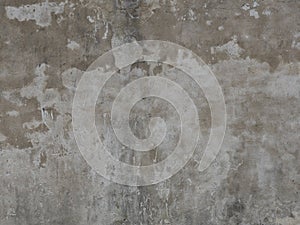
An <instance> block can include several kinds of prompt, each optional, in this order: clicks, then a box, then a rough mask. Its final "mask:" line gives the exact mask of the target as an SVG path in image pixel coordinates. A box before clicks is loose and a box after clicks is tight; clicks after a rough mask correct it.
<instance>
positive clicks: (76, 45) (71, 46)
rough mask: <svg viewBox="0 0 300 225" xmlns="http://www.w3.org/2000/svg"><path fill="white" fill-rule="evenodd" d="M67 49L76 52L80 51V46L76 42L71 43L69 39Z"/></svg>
mask: <svg viewBox="0 0 300 225" xmlns="http://www.w3.org/2000/svg"><path fill="white" fill-rule="evenodd" d="M67 48H69V49H71V50H75V49H79V48H80V45H79V44H78V43H77V42H76V41H71V40H70V39H68V44H67Z"/></svg>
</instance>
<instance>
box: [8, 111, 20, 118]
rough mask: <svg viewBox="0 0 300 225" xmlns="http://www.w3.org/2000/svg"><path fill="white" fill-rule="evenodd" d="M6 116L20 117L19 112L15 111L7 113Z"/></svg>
mask: <svg viewBox="0 0 300 225" xmlns="http://www.w3.org/2000/svg"><path fill="white" fill-rule="evenodd" d="M6 115H8V116H12V117H17V116H19V112H17V111H15V110H13V111H9V112H6Z"/></svg>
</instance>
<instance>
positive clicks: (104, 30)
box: [0, 0, 300, 225]
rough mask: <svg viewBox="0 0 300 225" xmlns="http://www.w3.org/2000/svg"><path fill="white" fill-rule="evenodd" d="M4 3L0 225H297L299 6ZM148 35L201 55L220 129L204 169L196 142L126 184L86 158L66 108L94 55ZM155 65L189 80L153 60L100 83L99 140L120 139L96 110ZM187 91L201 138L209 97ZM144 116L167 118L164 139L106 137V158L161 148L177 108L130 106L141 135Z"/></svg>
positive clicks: (152, 155)
mask: <svg viewBox="0 0 300 225" xmlns="http://www.w3.org/2000/svg"><path fill="white" fill-rule="evenodd" d="M0 2H1V4H0V13H1V20H0V28H1V33H0V49H1V50H0V51H1V52H0V59H1V60H0V64H1V65H0V150H1V151H0V190H1V192H0V196H1V198H0V199H1V201H0V224H1V225H15V224H16V225H17V224H18V225H19V224H20V225H35V224H36V225H37V224H49V225H50V224H51V225H54V224H61V225H74V224H85V225H86V224H97V225H99V224H101V225H102V224H103V225H111V224H114V225H120V224H126V225H127V224H130V225H131V224H176V225H190V224H191V225H194V224H195V225H199V224H205V225H208V224H212V225H223V224H224V225H228V224H230V225H231V224H241V225H262V224H264V225H274V224H277V225H279V224H282V225H298V224H300V202H299V201H300V193H299V190H300V164H299V161H300V159H299V158H300V156H299V147H300V140H299V133H300V114H299V111H300V75H299V74H300V62H299V59H300V25H299V21H300V14H299V11H300V3H299V1H297V0H278V1H273V0H264V1H246V0H245V1H240V0H227V1H226V0H223V1H222V0H211V1H199V0H186V1H183V0H182V1H181V0H144V1H134V0H117V1H104V0H79V1H65V2H61V1H55V0H53V1H49V2H48V1H33V0H26V1H16V0H1V1H0ZM143 39H158V40H166V41H172V42H175V43H177V44H180V45H183V46H185V47H187V48H189V49H191V50H192V51H194V52H195V53H196V54H198V55H199V56H200V57H201V58H202V59H203V60H204V61H205V62H206V63H207V64H209V66H210V68H211V69H212V71H213V72H214V74H215V75H216V77H217V79H218V81H219V83H220V85H221V87H222V89H223V93H224V97H225V101H226V106H227V131H226V135H225V139H224V143H223V146H222V148H221V152H220V153H219V155H218V157H217V158H216V160H215V161H214V163H213V164H212V165H211V166H210V167H209V169H208V170H206V171H204V172H201V171H199V170H198V166H199V159H200V158H201V154H202V151H201V148H199V149H198V150H196V152H195V156H194V157H193V159H192V160H191V161H190V162H189V163H188V164H187V165H186V166H185V167H184V169H183V170H181V171H180V172H179V173H177V174H176V175H174V176H173V177H172V178H170V179H169V180H167V181H164V182H162V183H159V184H157V185H152V186H147V187H127V186H122V185H118V184H115V183H112V182H110V181H108V180H106V179H104V178H103V177H101V176H100V175H98V174H96V172H95V171H94V170H93V169H92V168H91V167H90V166H89V165H88V164H87V163H86V161H85V160H84V159H83V157H82V155H81V154H80V151H79V149H78V147H77V145H76V143H75V140H74V136H73V131H72V123H71V118H72V115H71V108H72V101H73V97H74V93H75V89H76V83H77V82H78V81H79V79H80V77H81V76H82V74H83V72H84V71H85V70H86V69H87V68H88V67H89V65H90V64H91V63H92V62H93V61H94V60H95V59H97V58H98V56H100V55H101V54H103V53H104V52H106V51H108V50H109V49H111V48H113V47H116V46H119V45H120V44H122V43H126V42H130V41H134V40H143ZM161 73H164V74H166V76H170V77H172V76H175V78H174V77H173V79H175V80H176V81H177V82H178V83H180V84H181V85H182V86H186V88H190V86H189V84H190V81H189V80H187V78H183V77H184V74H182V73H181V72H180V71H176V70H174V69H173V68H171V67H168V66H166V65H157V64H151V63H150V64H147V63H137V64H135V65H133V66H131V67H130V68H127V69H125V70H122V71H120V73H118V74H116V75H114V77H113V78H112V79H111V80H110V81H109V82H108V83H107V88H106V89H105V91H104V92H103V93H101V95H100V96H99V99H98V102H99V107H98V108H97V109H96V112H98V113H97V116H99V119H98V120H97V123H98V124H97V128H98V130H99V133H100V134H101V135H102V137H101V138H103V140H106V141H107V142H108V143H110V142H111V141H116V138H115V136H114V134H113V133H112V132H113V131H112V130H111V126H110V124H109V121H107V120H103V118H102V117H101V116H100V113H105V112H107V113H109V110H110V108H111V105H112V101H113V99H114V98H115V96H116V94H117V93H118V92H119V91H120V89H121V88H122V87H123V86H124V85H125V84H127V83H129V82H130V81H132V80H134V79H136V78H138V77H143V76H148V75H149V74H150V75H157V74H161ZM171 74H172V75H171ZM189 91H190V92H189V93H190V94H191V96H192V98H193V100H194V101H195V104H196V105H197V108H198V111H199V117H200V125H201V129H202V133H203V139H204V140H206V141H207V139H208V135H209V127H210V111H209V106H208V103H207V101H206V100H205V97H204V95H203V93H202V92H201V90H198V89H195V90H194V89H191V88H190V89H189ZM100 106H101V107H100ZM149 114H150V115H152V116H157V115H159V116H161V117H162V118H163V119H164V120H165V121H166V123H167V125H168V126H169V127H168V129H169V130H170V131H171V132H170V133H168V135H169V136H167V137H166V142H163V144H162V146H161V147H159V148H158V149H156V151H150V152H149V153H148V154H147V155H144V154H140V153H133V151H131V150H128V151H127V152H125V153H124V151H122V152H121V151H120V149H121V147H120V144H119V143H118V142H114V144H112V145H113V146H115V148H114V149H115V151H114V152H112V155H114V156H116V157H117V158H119V159H120V160H122V161H124V162H127V163H131V164H137V165H140V164H142V165H148V164H151V163H153V160H154V159H155V160H162V159H164V158H165V157H167V156H168V154H169V153H170V151H171V149H172V146H174V145H175V143H176V141H177V138H178V135H179V134H178V124H177V123H176V122H177V121H178V115H177V114H176V112H174V109H173V108H172V105H170V104H166V103H165V102H163V101H160V100H157V99H146V100H145V101H141V102H140V103H139V104H137V105H136V107H135V108H134V109H133V111H132V115H131V123H132V129H133V132H134V134H135V135H136V136H137V137H139V138H145V137H147V136H148V135H149V130H147V127H148V122H149ZM204 144H205V143H204ZM135 154H136V155H135ZM132 155H135V156H136V157H135V161H133V160H132Z"/></svg>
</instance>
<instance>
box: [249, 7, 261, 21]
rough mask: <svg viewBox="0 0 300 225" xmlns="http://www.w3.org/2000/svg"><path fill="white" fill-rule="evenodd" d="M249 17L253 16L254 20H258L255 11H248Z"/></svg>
mask: <svg viewBox="0 0 300 225" xmlns="http://www.w3.org/2000/svg"><path fill="white" fill-rule="evenodd" d="M249 14H250V16H253V17H254V18H255V19H258V18H259V15H258V12H257V11H256V10H255V9H251V10H250V11H249Z"/></svg>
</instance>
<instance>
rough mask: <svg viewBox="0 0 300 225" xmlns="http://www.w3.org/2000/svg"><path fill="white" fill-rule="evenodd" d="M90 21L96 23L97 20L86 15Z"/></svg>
mask: <svg viewBox="0 0 300 225" xmlns="http://www.w3.org/2000/svg"><path fill="white" fill-rule="evenodd" d="M86 18H87V19H88V21H89V22H90V23H95V20H94V19H93V18H92V17H91V16H87V17H86Z"/></svg>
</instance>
